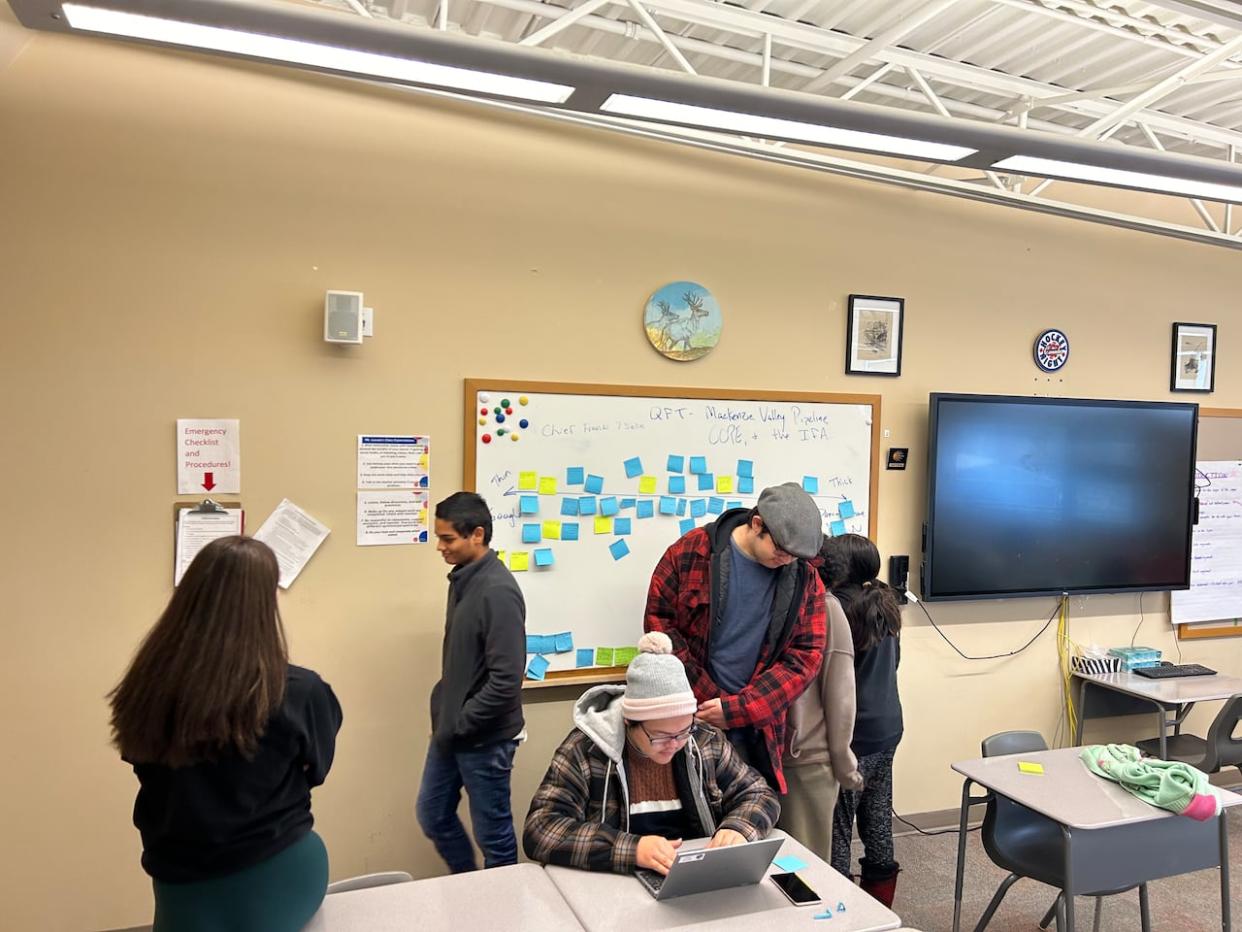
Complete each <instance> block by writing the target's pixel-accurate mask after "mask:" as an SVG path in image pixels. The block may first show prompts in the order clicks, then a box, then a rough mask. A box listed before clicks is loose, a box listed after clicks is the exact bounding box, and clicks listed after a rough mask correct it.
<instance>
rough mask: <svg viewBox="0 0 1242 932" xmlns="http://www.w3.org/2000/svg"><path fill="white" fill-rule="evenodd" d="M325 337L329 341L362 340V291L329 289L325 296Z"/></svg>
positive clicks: (348, 341) (352, 341)
mask: <svg viewBox="0 0 1242 932" xmlns="http://www.w3.org/2000/svg"><path fill="white" fill-rule="evenodd" d="M323 338H324V339H325V340H327V341H328V342H329V343H361V342H362V292H361V291H329V292H328V293H327V294H326V295H325V296H324V299H323Z"/></svg>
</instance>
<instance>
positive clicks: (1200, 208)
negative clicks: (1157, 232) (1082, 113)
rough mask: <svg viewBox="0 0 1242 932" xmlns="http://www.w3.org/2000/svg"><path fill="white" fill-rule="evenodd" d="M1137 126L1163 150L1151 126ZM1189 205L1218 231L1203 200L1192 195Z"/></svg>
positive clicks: (1227, 218)
mask: <svg viewBox="0 0 1242 932" xmlns="http://www.w3.org/2000/svg"><path fill="white" fill-rule="evenodd" d="M1138 128H1139V129H1140V130H1141V131H1142V133H1143V135H1144V136H1146V137H1147V141H1148V142H1149V143H1151V146H1152V148H1153V149H1159V150H1160V151H1161V152H1164V151H1165V149H1164V144H1163V143H1162V142H1161V141H1160V140H1159V139H1158V138H1156V134H1155V133H1153V132H1152V131H1151V127H1149V126H1147V124H1145V123H1140V124H1139V125H1138ZM1190 206H1191V207H1193V208H1194V209H1195V213H1197V214H1198V215H1199V219H1200V220H1202V221H1203V225H1204V226H1206V227H1207V228H1208V229H1209V230H1211V231H1212V232H1213V233H1219V232H1220V227H1219V226H1218V225H1217V223H1216V220H1215V218H1214V217H1213V216H1212V215H1211V214H1210V213H1208V209H1207V207H1206V206H1205V205H1204V203H1203V201H1201V200H1199V198H1197V197H1192V198H1190ZM1225 229H1226V230H1228V229H1229V215H1228V212H1226V214H1225Z"/></svg>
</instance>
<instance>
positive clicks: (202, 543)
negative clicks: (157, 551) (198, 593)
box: [173, 498, 246, 587]
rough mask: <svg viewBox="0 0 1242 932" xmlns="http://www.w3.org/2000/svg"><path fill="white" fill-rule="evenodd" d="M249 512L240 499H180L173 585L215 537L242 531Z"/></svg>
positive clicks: (176, 506)
mask: <svg viewBox="0 0 1242 932" xmlns="http://www.w3.org/2000/svg"><path fill="white" fill-rule="evenodd" d="M245 527H246V513H245V511H243V510H242V505H241V502H217V501H213V500H212V499H210V498H205V499H203V500H202V501H201V502H177V503H176V504H174V505H173V586H174V587H176V586H177V585H179V584H180V582H181V577H182V576H183V575H185V571H186V569H187V568H188V567H189V565H190V563H191V562H192V561H193V560H194V557H195V556H197V555H198V552H199V551H200V550H202V549H203V548H204V547H206V546H207V545H208V544H209V543H211V542H212V541H213V540H217V539H219V538H221V537H228V536H230V535H232V534H241V533H243V532H244V531H245Z"/></svg>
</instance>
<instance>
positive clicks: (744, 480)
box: [737, 476, 755, 495]
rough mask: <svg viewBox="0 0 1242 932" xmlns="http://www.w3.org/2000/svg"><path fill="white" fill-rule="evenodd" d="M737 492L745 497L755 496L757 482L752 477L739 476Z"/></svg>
mask: <svg viewBox="0 0 1242 932" xmlns="http://www.w3.org/2000/svg"><path fill="white" fill-rule="evenodd" d="M737 490H738V491H739V492H741V493H742V494H743V495H753V494H754V493H755V480H754V479H752V478H751V477H750V476H738V477H737Z"/></svg>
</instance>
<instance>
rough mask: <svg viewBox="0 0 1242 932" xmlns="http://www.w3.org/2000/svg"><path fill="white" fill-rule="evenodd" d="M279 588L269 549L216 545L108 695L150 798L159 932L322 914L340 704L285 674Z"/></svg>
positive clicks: (288, 926) (218, 929)
mask: <svg viewBox="0 0 1242 932" xmlns="http://www.w3.org/2000/svg"><path fill="white" fill-rule="evenodd" d="M279 576H280V570H279V567H278V566H277V563H276V556H275V554H273V553H272V551H271V550H270V549H269V548H268V547H267V545H266V544H263V543H261V542H260V541H257V540H253V539H252V538H248V537H224V538H221V539H219V540H216V541H213V542H212V543H210V544H208V545H207V546H206V547H204V548H203V549H202V551H201V552H200V553H199V554H198V556H196V557H195V558H194V562H193V563H191V564H190V567H189V569H188V570H186V573H185V576H184V577H183V578H182V580H181V584H180V585H179V586H178V587H177V590H176V592H175V593H173V597H172V600H171V601H170V602H169V603H168V607H167V608H166V609H165V610H164V614H163V615H162V616H160V619H159V621H158V622H156V624H155V627H154V628H152V629H151V631H150V633H148V634H147V636H146V639H145V640H144V641H143V643H142V646H141V647H140V648H139V649H138V653H137V655H136V656H135V657H134V660H133V662H132V663H131V664H130V667H129V671H128V672H127V673H126V674H125V678H124V679H123V680H121V683H120V685H119V686H117V688H116V689H115V690H113V691H112V694H111V696H110V699H111V702H112V730H113V741H114V743H115V744H116V746H117V747H118V748H119V749H120V752H121V757H122V758H123V759H124V760H125V761H126V762H127V763H130V764H132V765H133V768H134V773H135V774H136V775H137V776H138V782H139V785H140V786H139V790H138V798H137V800H136V802H135V803H134V824H135V825H136V826H137V827H138V830H139V831H140V832H141V833H142V847H143V852H142V866H143V869H145V870H146V872H147V873H148V874H150V875H151V877H152V878H153V886H154V888H155V925H154V930H155V932H285V930H289V932H292V930H296V929H301V928H302V926H304V925H305V924H306V922H307V920H309V919H310V918H311V916H312V915H313V914H314V913H315V911H316V910H317V909H318V908H319V904H320V903H321V902H322V901H323V897H324V892H325V890H326V888H327V884H328V854H327V851H326V850H325V849H324V845H323V842H322V841H321V840H320V839H319V836H318V835H316V834H315V833H314V832H313V831H312V830H311V825H312V824H313V819H312V818H311V811H310V801H311V800H310V791H311V787H313V786H318V785H319V784H321V783H323V781H324V777H325V776H326V775H327V773H328V768H329V767H331V766H332V756H333V751H334V748H335V745H336V733H337V730H338V729H339V728H340V727H341V707H340V705H339V704H338V703H337V701H336V696H335V695H333V693H332V689H331V688H330V687H329V686H328V684H327V683H325V682H324V681H323V680H321V679H320V678H319V676H318V675H317V674H316V673H314V672H312V671H311V670H306V669H303V668H302V667H295V666H293V665H291V664H290V663H289V662H288V650H287V648H286V645H285V633H284V629H283V627H282V626H281V622H280V613H279V610H278V609H277V605H276V583H277V580H278V578H279Z"/></svg>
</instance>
